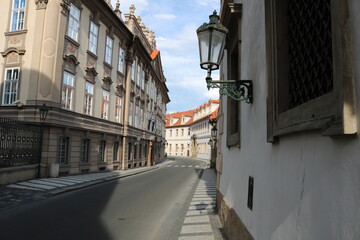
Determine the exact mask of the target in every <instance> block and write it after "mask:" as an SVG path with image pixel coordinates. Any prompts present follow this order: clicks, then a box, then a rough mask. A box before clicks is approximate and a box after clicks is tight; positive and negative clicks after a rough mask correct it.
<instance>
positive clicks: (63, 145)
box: [58, 137, 69, 164]
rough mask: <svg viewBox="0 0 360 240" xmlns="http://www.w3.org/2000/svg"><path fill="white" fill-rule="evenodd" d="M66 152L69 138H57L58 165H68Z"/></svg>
mask: <svg viewBox="0 0 360 240" xmlns="http://www.w3.org/2000/svg"><path fill="white" fill-rule="evenodd" d="M68 152H69V138H68V137H60V138H59V146H58V156H59V159H58V161H59V163H60V164H67V163H68Z"/></svg>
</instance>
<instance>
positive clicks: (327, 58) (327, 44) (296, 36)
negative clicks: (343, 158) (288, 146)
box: [265, 0, 357, 142]
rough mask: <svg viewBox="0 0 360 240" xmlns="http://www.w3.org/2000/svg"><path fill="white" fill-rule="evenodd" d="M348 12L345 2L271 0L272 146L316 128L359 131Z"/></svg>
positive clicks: (268, 30)
mask: <svg viewBox="0 0 360 240" xmlns="http://www.w3.org/2000/svg"><path fill="white" fill-rule="evenodd" d="M315 6H316V7H315ZM348 8H349V6H348V4H347V3H346V2H344V1H331V0H314V1H311V3H308V2H304V1H294V0H277V1H265V14H266V15H265V16H266V22H267V23H268V24H267V25H266V36H267V38H266V41H267V43H266V54H267V56H266V59H268V63H267V66H268V71H267V73H268V77H267V79H268V86H269V88H268V91H269V92H268V94H267V96H269V97H268V99H267V100H268V101H267V103H268V105H267V114H268V116H267V119H268V126H267V129H268V141H270V142H272V141H274V140H275V138H276V137H277V136H281V135H284V134H289V133H295V132H301V131H306V130H314V129H320V130H321V133H322V134H323V135H339V134H353V133H355V132H356V131H357V129H356V119H355V115H354V111H355V110H354V108H355V106H354V95H353V89H354V79H355V76H354V71H353V70H352V69H353V68H354V65H353V59H352V56H351V54H344V52H347V53H349V52H353V49H352V47H353V44H352V42H353V39H352V34H353V33H352V32H351V29H352V28H351V26H350V22H349V21H348V18H347V16H345V15H343V14H340V12H349V9H348ZM339 29H348V30H346V31H340V30H339ZM345 76H346V77H345ZM344 93H345V94H344Z"/></svg>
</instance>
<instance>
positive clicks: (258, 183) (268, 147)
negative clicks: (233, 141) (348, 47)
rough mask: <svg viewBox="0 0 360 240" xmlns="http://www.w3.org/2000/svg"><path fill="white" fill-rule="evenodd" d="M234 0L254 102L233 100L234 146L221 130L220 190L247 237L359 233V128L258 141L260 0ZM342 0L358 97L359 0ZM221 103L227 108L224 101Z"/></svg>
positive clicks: (262, 76)
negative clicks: (236, 119) (236, 111)
mask: <svg viewBox="0 0 360 240" xmlns="http://www.w3.org/2000/svg"><path fill="white" fill-rule="evenodd" d="M238 2H239V1H238ZM241 2H242V3H243V17H242V36H243V39H242V48H241V51H242V54H241V57H242V59H241V75H242V76H241V77H242V79H252V80H253V81H254V103H253V104H246V103H241V148H240V149H239V148H230V149H228V148H227V147H226V138H225V136H226V135H225V134H224V135H223V139H222V141H221V142H222V146H221V148H222V153H223V166H222V167H223V169H222V170H223V172H222V175H221V178H220V192H221V193H222V194H223V195H224V197H225V200H226V201H227V202H228V203H229V204H230V206H231V207H233V208H234V210H235V211H236V213H237V214H238V216H239V217H240V218H241V220H242V221H243V222H244V224H245V225H246V227H247V229H248V230H249V231H250V233H251V234H252V236H253V237H254V239H257V240H262V239H274V240H275V239H281V240H292V239H304V240H312V239H313V240H319V239H327V240H328V239H339V240H340V239H354V240H355V239H360V142H359V136H358V135H356V136H342V137H326V136H322V135H321V133H320V131H309V132H303V133H297V134H291V135H287V136H281V137H280V140H279V142H278V143H274V144H272V143H268V142H267V141H266V139H267V136H266V133H267V125H266V112H267V109H266V95H267V86H266V65H265V64H266V62H265V60H266V57H265V25H264V24H265V23H264V21H265V20H264V19H265V17H264V12H265V10H264V1H262V0H243V1H241ZM349 5H350V9H351V12H350V14H351V16H350V20H351V21H352V22H353V23H354V24H353V25H352V26H353V34H354V36H353V40H354V50H355V52H354V54H353V56H354V61H355V63H356V66H357V67H356V70H355V71H356V81H357V83H356V84H357V85H356V87H357V88H356V93H357V96H358V97H359V95H360V91H359V89H360V86H359V85H360V70H359V69H360V28H359V25H358V23H359V22H360V2H359V1H358V0H349ZM354 28H356V29H354ZM223 99H224V100H226V98H223ZM357 99H359V98H357ZM357 103H359V100H357ZM222 104H223V109H227V106H226V101H222ZM359 110H360V109H359V106H357V114H358V116H359V112H360V111H359ZM224 115H225V119H224V124H225V125H224V133H225V132H226V122H227V119H226V114H224ZM358 122H359V118H358ZM249 176H252V177H254V204H253V210H252V211H251V210H250V209H248V208H247V193H248V178H249Z"/></svg>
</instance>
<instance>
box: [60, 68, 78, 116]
mask: <svg viewBox="0 0 360 240" xmlns="http://www.w3.org/2000/svg"><path fill="white" fill-rule="evenodd" d="M74 78H75V76H74V75H72V74H71V73H68V72H66V71H64V82H63V89H62V99H61V107H62V108H64V109H68V110H71V109H72V98H73V92H74Z"/></svg>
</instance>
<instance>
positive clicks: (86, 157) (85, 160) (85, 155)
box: [80, 138, 91, 163]
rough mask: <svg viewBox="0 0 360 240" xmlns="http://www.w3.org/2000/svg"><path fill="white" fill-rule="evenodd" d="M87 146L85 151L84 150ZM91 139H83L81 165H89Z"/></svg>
mask: <svg viewBox="0 0 360 240" xmlns="http://www.w3.org/2000/svg"><path fill="white" fill-rule="evenodd" d="M84 146H85V149H84ZM90 146H91V145H90V139H89V138H83V139H81V145H80V163H89V160H90Z"/></svg>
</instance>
